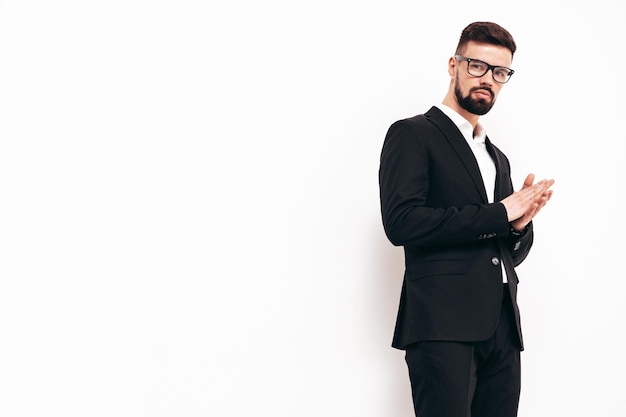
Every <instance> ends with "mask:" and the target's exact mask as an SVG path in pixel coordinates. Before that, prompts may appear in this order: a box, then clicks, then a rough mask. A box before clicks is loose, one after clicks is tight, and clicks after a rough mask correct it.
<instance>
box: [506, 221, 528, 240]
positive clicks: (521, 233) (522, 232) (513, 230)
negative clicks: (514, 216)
mask: <svg viewBox="0 0 626 417" xmlns="http://www.w3.org/2000/svg"><path fill="white" fill-rule="evenodd" d="M529 228H530V223H529V224H527V225H526V226H525V227H524V228H523V229H522V230H518V229H516V228H515V227H513V225H511V228H510V230H509V232H510V233H511V234H512V235H513V236H517V237H521V236H524V235H525V234H526V232H528V229H529Z"/></svg>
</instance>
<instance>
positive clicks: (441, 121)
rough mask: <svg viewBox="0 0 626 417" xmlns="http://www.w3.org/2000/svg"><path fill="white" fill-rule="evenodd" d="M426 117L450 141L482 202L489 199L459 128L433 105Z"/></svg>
mask: <svg viewBox="0 0 626 417" xmlns="http://www.w3.org/2000/svg"><path fill="white" fill-rule="evenodd" d="M426 117H427V118H428V119H429V120H430V121H431V122H432V123H433V124H434V125H435V126H437V128H438V129H439V130H440V131H441V133H443V135H444V136H445V138H446V140H447V141H448V143H450V146H452V148H453V149H454V151H455V152H456V154H457V155H458V156H459V158H460V159H461V162H462V163H463V165H464V166H465V169H466V170H467V172H468V174H469V176H470V178H471V179H472V182H473V183H474V185H475V186H476V191H478V193H479V194H480V196H481V198H482V199H483V202H484V203H487V202H488V201H489V200H488V199H487V192H486V191H485V183H484V181H483V177H482V175H481V174H480V168H479V167H478V163H477V162H476V157H475V156H474V153H473V152H472V150H471V149H470V147H469V145H468V144H467V141H466V140H465V138H464V137H463V135H462V134H461V132H460V131H459V128H458V127H456V125H455V124H454V123H453V122H452V120H450V118H449V117H448V116H446V115H445V113H443V112H442V111H441V110H439V109H438V108H437V107H434V106H433V107H432V108H431V109H430V110H429V111H428V112H426ZM492 157H493V155H492ZM497 168H498V166H497V164H496V169H497Z"/></svg>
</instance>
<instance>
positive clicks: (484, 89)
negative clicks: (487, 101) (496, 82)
mask: <svg viewBox="0 0 626 417" xmlns="http://www.w3.org/2000/svg"><path fill="white" fill-rule="evenodd" d="M474 91H486V92H488V93H489V95H490V96H491V98H493V91H492V90H491V88H489V87H487V86H481V87H473V88H471V89H470V94H471V93H473V92H474Z"/></svg>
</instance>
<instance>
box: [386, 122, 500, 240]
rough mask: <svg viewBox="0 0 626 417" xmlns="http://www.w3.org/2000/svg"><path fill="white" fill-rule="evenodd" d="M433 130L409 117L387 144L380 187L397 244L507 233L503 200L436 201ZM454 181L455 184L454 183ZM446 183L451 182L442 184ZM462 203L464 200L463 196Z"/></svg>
mask: <svg viewBox="0 0 626 417" xmlns="http://www.w3.org/2000/svg"><path fill="white" fill-rule="evenodd" d="M429 134H430V133H429V132H428V131H427V130H426V131H424V129H420V128H418V127H417V126H415V124H414V123H410V122H408V121H406V120H403V121H398V122H396V123H394V124H393V125H392V126H391V127H390V128H389V130H388V132H387V135H386V137H385V142H384V144H383V149H382V152H381V159H380V169H379V186H380V200H381V212H382V219H383V227H384V229H385V233H386V234H387V237H388V238H389V240H390V241H391V242H392V243H393V244H394V245H396V246H407V245H416V246H425V247H426V246H437V245H454V244H465V243H471V242H475V241H477V240H481V239H490V238H494V237H507V236H508V234H509V224H508V220H507V215H506V210H505V208H504V205H502V204H501V203H499V202H498V203H492V204H486V203H485V204H481V203H468V202H460V203H459V204H452V203H451V204H449V205H436V204H430V199H429V195H430V194H431V193H433V192H435V191H437V190H431V189H430V187H433V186H434V185H433V184H435V182H434V181H433V180H432V178H431V177H432V176H433V170H440V169H446V167H445V166H444V164H443V163H442V161H437V162H435V161H434V158H433V157H432V155H431V152H432V150H433V149H432V144H431V140H430V139H429V138H428V137H427V136H428V135H429ZM448 185H450V184H448ZM436 186H437V187H445V186H446V184H445V183H441V182H439V183H437V184H436ZM459 201H461V200H459Z"/></svg>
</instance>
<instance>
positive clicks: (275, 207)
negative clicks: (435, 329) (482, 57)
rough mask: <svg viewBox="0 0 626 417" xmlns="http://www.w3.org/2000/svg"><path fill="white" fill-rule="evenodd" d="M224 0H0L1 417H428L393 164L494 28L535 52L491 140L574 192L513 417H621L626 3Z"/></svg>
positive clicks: (521, 58)
mask: <svg viewBox="0 0 626 417" xmlns="http://www.w3.org/2000/svg"><path fill="white" fill-rule="evenodd" d="M219 3H220V2H206V1H186V0H181V1H173V0H161V1H158V0H154V1H149V0H134V1H131V0H126V1H122V0H115V1H111V0H109V1H78V0H75V1H69V0H63V1H56V2H51V1H43V0H41V1H26V0H21V1H17V0H13V1H11V0H6V1H0V268H1V269H0V284H1V285H0V415H2V416H4V417H18V416H51V415H60V416H61V415H62V416H65V417H70V416H81V417H82V416H90V417H96V416H106V417H111V416H128V417H137V416H149V417H160V416H176V417H180V416H185V417H193V416H214V417H231V416H252V415H254V416H260V415H262V416H265V415H267V416H274V417H283V416H284V417H292V416H300V417H308V416H311V417H312V416H327V417H345V416H360V417H410V416H412V406H411V399H410V390H409V383H408V377H407V374H406V369H405V364H404V358H403V353H402V352H400V351H397V350H394V349H392V348H391V347H390V343H391V336H392V332H393V325H394V322H395V314H396V307H397V302H398V297H399V291H400V286H401V279H402V272H403V265H402V263H403V257H402V251H401V249H400V248H396V247H393V246H392V245H391V244H390V243H389V242H388V241H387V240H386V238H385V236H384V232H383V230H382V226H381V221H380V213H379V202H378V182H377V181H378V177H377V175H378V158H379V154H380V149H381V146H382V141H383V138H384V135H385V133H386V130H387V128H388V127H389V125H390V124H391V123H393V122H394V121H395V120H397V119H400V118H404V117H409V116H413V115H415V114H417V113H422V112H424V111H426V110H427V109H428V108H429V107H430V106H431V105H432V104H435V103H439V102H440V101H441V100H442V99H443V97H444V95H445V93H446V90H447V85H448V77H447V72H446V65H447V59H448V58H449V57H450V56H451V55H452V54H453V53H454V48H455V47H456V43H457V41H458V37H459V35H460V32H461V30H462V28H463V27H465V26H466V25H467V24H468V23H470V22H472V21H476V20H491V21H495V22H497V23H500V24H501V25H503V26H504V27H506V28H507V29H508V30H509V31H511V33H512V34H513V35H514V37H515V39H516V41H517V44H518V48H519V49H518V52H517V53H516V55H515V59H514V62H513V68H514V69H515V70H516V73H515V75H514V77H513V79H512V81H511V82H510V83H509V84H508V85H507V86H506V87H505V88H504V90H503V91H502V92H501V94H500V97H499V100H498V104H497V105H496V107H495V108H494V110H493V111H492V112H491V113H490V114H489V115H487V116H485V117H484V118H483V123H484V124H485V125H486V126H487V129H488V132H489V135H490V138H491V139H492V141H493V142H494V143H496V144H497V145H498V146H499V147H500V148H501V149H503V150H504V151H505V153H507V155H508V156H509V159H510V160H511V163H512V167H513V175H514V181H515V184H516V186H517V187H519V185H521V182H522V180H523V178H524V177H525V175H526V174H527V173H528V172H534V173H535V174H536V175H537V176H538V177H539V178H555V179H556V184H555V187H554V190H555V194H554V197H553V200H552V201H551V202H550V205H549V206H548V207H546V208H545V209H544V211H542V213H541V214H540V216H539V217H538V218H537V219H536V220H535V229H536V243H535V246H534V248H533V251H532V252H531V254H530V256H529V257H528V258H527V260H526V261H525V263H524V264H522V265H521V266H520V267H519V268H518V273H519V274H520V279H521V284H520V294H519V297H520V305H521V308H522V314H523V324H524V331H525V339H526V340H525V341H526V348H527V349H526V351H525V352H524V353H523V389H522V398H521V404H520V417H530V416H532V417H536V416H568V417H574V416H585V417H588V416H602V417H612V416H625V415H626V403H624V401H623V399H622V397H623V393H624V388H625V384H624V379H623V375H624V373H625V372H626V360H625V359H624V353H623V352H624V342H623V328H624V327H623V326H624V324H623V322H624V318H625V314H624V310H623V302H624V295H623V288H624V285H623V282H622V281H623V279H624V272H623V268H620V267H619V265H620V264H621V263H622V260H623V256H624V255H623V253H622V250H621V249H622V247H623V244H622V241H623V238H624V226H623V225H624V220H623V213H622V212H623V204H622V197H621V193H622V190H623V183H624V182H623V180H624V176H625V168H624V166H625V164H624V162H623V160H624V150H623V149H624V147H623V141H624V131H623V123H624V122H623V118H624V110H625V108H624V100H623V97H624V96H625V95H626V91H625V88H624V81H623V79H624V68H625V63H626V62H625V61H626V60H625V59H624V56H625V55H624V51H623V40H624V33H623V29H622V26H623V22H624V18H625V17H626V16H625V15H624V12H623V11H618V10H617V9H616V7H617V6H613V5H614V4H615V3H614V2H609V1H608V0H599V1H594V2H577V1H567V2H565V1H561V2H546V1H530V2H517V3H509V2H502V1H499V2H495V1H484V2H467V1H460V0H455V1H448V2H418V1H386V2H370V1H337V0H333V1H326V0H322V1H316V2H296V1H271V0H270V1H265V2H255V1H250V0H248V1H239V2H221V3H223V4H219ZM619 10H622V8H620V9H619Z"/></svg>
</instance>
